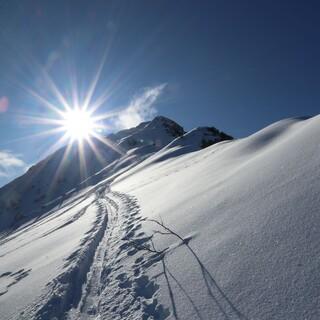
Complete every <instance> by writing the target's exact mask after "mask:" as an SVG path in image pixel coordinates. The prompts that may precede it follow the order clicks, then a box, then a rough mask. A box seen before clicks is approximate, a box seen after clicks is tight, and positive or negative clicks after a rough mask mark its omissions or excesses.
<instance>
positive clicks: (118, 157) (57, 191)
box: [0, 116, 228, 231]
mask: <svg viewBox="0 0 320 320" xmlns="http://www.w3.org/2000/svg"><path fill="white" fill-rule="evenodd" d="M184 134H185V131H184V129H183V128H182V127H181V126H180V125H178V124H177V123H176V122H174V121H173V120H170V119H168V118H166V117H163V116H158V117H156V118H154V119H153V120H152V121H148V122H144V123H141V124H139V125H138V126H137V127H135V128H130V129H126V130H122V131H119V132H118V133H115V134H110V135H108V136H107V137H105V138H103V139H102V140H98V139H95V138H92V144H83V146H81V148H80V150H82V151H80V150H79V146H78V145H77V144H74V145H72V146H71V147H68V146H65V147H63V148H61V149H59V150H57V151H56V152H54V153H53V154H51V155H49V156H48V157H47V158H46V159H44V160H42V161H40V162H39V163H38V164H36V165H34V166H32V167H31V168H30V169H29V170H28V171H27V172H26V174H24V175H23V176H21V177H19V178H17V179H16V180H14V181H13V182H11V183H9V184H7V185H6V186H4V187H2V188H1V189H0V217H1V219H2V221H1V222H2V223H1V227H0V231H1V229H6V228H8V227H9V226H14V227H16V226H18V225H20V224H21V223H24V222H26V221H27V220H29V219H30V218H35V217H38V216H40V215H41V214H43V213H46V212H48V210H50V209H52V208H54V207H55V206H57V205H58V204H59V203H61V202H62V201H64V199H66V198H67V197H68V196H70V194H71V193H75V192H78V191H79V190H81V189H83V188H85V187H88V186H89V185H92V184H95V183H97V182H98V181H100V180H101V179H104V178H106V177H108V176H111V175H113V174H115V173H117V172H118V173H119V172H122V171H124V170H126V169H128V168H130V167H132V166H135V165H136V164H138V163H139V162H141V161H142V160H144V159H145V158H147V157H148V156H150V155H152V154H154V153H155V152H157V151H159V150H160V149H162V148H163V147H165V146H166V145H167V144H168V143H170V142H171V141H172V140H174V139H176V138H179V137H181V136H183V135H184ZM218 134H219V133H218ZM227 138H228V137H227Z"/></svg>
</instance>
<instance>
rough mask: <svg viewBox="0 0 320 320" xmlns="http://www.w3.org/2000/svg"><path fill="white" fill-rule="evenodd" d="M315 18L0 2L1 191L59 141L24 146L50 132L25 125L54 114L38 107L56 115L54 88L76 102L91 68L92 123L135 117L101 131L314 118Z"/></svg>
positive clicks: (252, 10) (192, 5)
mask: <svg viewBox="0 0 320 320" xmlns="http://www.w3.org/2000/svg"><path fill="white" fill-rule="evenodd" d="M319 10H320V4H319V2H318V1H312V0H310V1H295V0H288V1H282V0H279V1H270V0H268V1H264V0H261V1H259V0H258V1H257V0H252V1H246V0H242V1H239V0H234V1H228V0H210V1H196V0H195V1H188V0H184V1H174V0H161V1H160V0H159V1H156V0H152V1H151V0H148V1H140V0H135V1H124V0H115V1H107V0H103V1H95V0H91V1H88V0H74V1H68V0H64V1H60V0H55V1H51V0H34V1H33V0H23V1H21V0H10V1H1V2H0V46H1V47H0V185H2V184H4V183H6V182H7V181H9V180H10V179H12V178H13V177H14V176H16V175H17V174H19V173H21V172H23V171H24V170H25V169H26V167H28V166H30V165H31V164H33V163H34V162H36V161H38V160H39V159H40V158H41V157H42V156H43V155H44V154H45V153H46V152H47V151H48V150H49V147H50V146H51V145H52V144H53V143H54V142H55V141H56V140H57V139H58V138H59V136H58V134H55V135H50V136H33V137H30V136H31V135H38V134H40V133H42V132H43V131H46V130H48V129H52V126H50V125H49V124H43V123H39V121H36V119H35V117H37V118H39V117H40V118H41V117H42V118H47V117H51V116H52V112H53V111H52V110H50V109H49V108H48V107H46V106H45V104H46V102H49V103H50V104H52V105H55V106H56V107H57V108H60V107H62V105H61V99H60V100H59V98H58V97H57V90H58V91H59V92H60V93H61V94H62V96H63V97H65V98H66V99H67V100H68V101H71V100H72V94H73V92H74V89H75V88H77V91H78V95H79V100H80V101H83V100H84V98H85V96H86V94H87V93H88V88H90V85H92V84H93V83H94V81H93V80H94V79H95V76H96V75H97V74H98V71H99V67H101V68H100V74H99V78H98V77H96V80H97V81H96V86H95V90H94V92H93V95H92V101H97V99H99V98H101V97H104V99H100V100H98V101H100V102H101V103H100V104H99V109H98V110H97V114H102V113H103V114H104V113H107V112H110V111H111V110H125V109H126V108H131V109H130V110H132V109H133V110H136V111H137V114H136V117H135V118H134V119H133V120H134V121H131V122H130V121H122V120H123V119H122V120H121V119H120V120H121V121H120V122H119V119H117V118H113V119H111V120H110V119H109V120H108V119H107V120H105V121H106V123H107V125H108V129H107V131H112V130H117V129H119V128H121V127H125V126H127V125H130V124H131V123H134V122H135V121H138V120H145V119H148V117H151V116H153V115H154V114H155V113H158V114H161V115H165V116H168V117H170V118H172V119H174V120H176V121H177V122H178V123H180V124H181V125H183V126H184V127H185V128H186V129H191V128H193V127H195V126H201V125H213V126H216V127H217V128H219V129H221V130H224V131H225V132H227V133H229V134H231V135H234V136H235V137H243V136H246V135H248V134H250V133H253V132H255V131H256V130H258V129H260V128H262V127H264V126H266V125H268V124H270V123H272V122H274V121H276V120H280V119H282V118H287V117H294V116H301V115H316V114H317V113H319V99H320V90H319V84H320V83H319V82H320V62H319V61H320V58H319V57H320V41H319V40H320V39H319V37H320V19H319ZM55 88H57V90H56V89H55ZM71 104H72V103H71ZM124 120H126V119H125V118H124ZM119 123H120V124H119Z"/></svg>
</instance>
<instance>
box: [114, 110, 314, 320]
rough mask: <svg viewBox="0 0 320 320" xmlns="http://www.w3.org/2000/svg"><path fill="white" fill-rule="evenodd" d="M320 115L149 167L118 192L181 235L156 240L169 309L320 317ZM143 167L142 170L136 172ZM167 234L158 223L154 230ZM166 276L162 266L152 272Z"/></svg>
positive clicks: (122, 181) (194, 314)
mask: <svg viewBox="0 0 320 320" xmlns="http://www.w3.org/2000/svg"><path fill="white" fill-rule="evenodd" d="M319 125H320V117H319V116H318V117H315V118H312V119H306V120H305V119H289V120H285V121H281V122H278V123H276V124H273V125H271V126H269V127H267V128H265V129H264V130H262V131H260V132H258V133H256V134H254V135H252V136H250V137H248V138H246V139H241V140H235V141H232V142H227V143H226V142H223V143H218V144H216V145H214V146H212V147H209V148H207V149H204V150H201V151H198V152H194V153H186V154H185V155H183V154H182V155H180V156H178V157H176V158H170V159H168V160H164V161H163V162H156V163H153V164H151V165H150V164H148V163H146V165H145V167H144V168H142V167H143V166H144V163H141V164H140V165H139V166H140V170H138V171H136V172H134V173H133V174H131V173H130V172H128V173H127V174H126V176H125V177H119V178H118V183H117V182H115V183H113V185H112V189H113V190H120V191H121V192H125V193H129V194H131V195H133V196H135V197H136V198H137V200H138V202H139V204H140V206H141V210H142V214H143V216H145V217H146V218H148V219H157V220H158V221H159V220H160V219H162V220H163V221H164V224H165V225H166V226H169V227H170V228H171V229H172V230H174V231H175V232H176V233H177V234H179V235H180V236H181V237H182V238H185V237H190V236H191V240H190V241H189V242H188V245H186V244H182V245H180V246H177V243H179V241H180V240H179V239H178V238H177V237H175V236H172V235H171V236H170V235H156V237H155V239H154V241H155V245H156V246H157V247H158V248H160V249H161V248H166V247H170V246H173V248H174V249H173V250H170V251H169V252H168V254H167V255H166V257H165V264H166V268H167V269H169V270H170V272H171V274H172V276H169V282H170V283H171V289H170V290H171V294H170V290H168V289H167V288H169V287H168V279H167V278H166V277H165V276H162V277H158V278H157V279H158V284H159V285H160V288H161V295H160V297H161V299H160V301H161V303H163V304H164V305H167V306H171V310H175V313H176V317H177V318H178V317H179V318H181V319H194V318H202V319H213V318H214V319H319V317H320V310H319V292H320V291H319V289H320V288H319V285H318V284H319V276H318V272H317V269H318V266H319V262H320V260H319V259H320V258H319V245H320V241H319V237H318V233H317V230H318V226H319V222H320V218H319V214H318V212H319V206H320V200H319V190H320V182H319V178H318V177H319V171H320V165H319V151H320V150H319V139H318V137H319V128H320V126H319ZM133 170H134V169H133ZM155 228H156V229H157V228H159V229H160V230H162V231H163V228H161V227H159V226H157V225H155V224H154V223H152V222H146V223H145V230H146V231H148V233H150V234H152V232H153V231H152V230H153V229H155ZM180 242H181V241H180ZM161 272H162V273H163V272H164V268H163V266H162V265H161V264H159V265H158V268H157V269H155V270H153V271H152V272H151V275H156V274H159V273H161Z"/></svg>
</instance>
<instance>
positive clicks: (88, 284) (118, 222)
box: [18, 186, 170, 320]
mask: <svg viewBox="0 0 320 320" xmlns="http://www.w3.org/2000/svg"><path fill="white" fill-rule="evenodd" d="M95 205H96V207H97V218H96V221H95V223H94V225H93V227H92V229H91V230H90V231H89V232H87V234H86V235H85V237H84V238H83V239H82V241H81V245H80V247H79V249H78V250H76V251H75V252H73V253H72V254H71V255H70V256H69V257H68V258H67V259H66V263H65V266H64V270H63V272H62V273H61V274H60V275H59V276H58V277H57V278H55V279H54V280H52V281H51V282H49V283H48V284H47V286H46V292H45V293H44V294H43V295H42V296H41V297H40V298H39V299H37V301H36V302H35V303H34V304H32V305H31V306H30V307H29V308H27V309H26V310H24V312H22V313H21V314H20V315H19V317H18V319H41V320H49V319H50V320H53V319H55V320H56V319H68V320H75V319H81V320H82V319H97V320H102V319H106V320H107V319H112V320H116V319H130V320H131V319H132V320H134V319H142V320H148V319H150V320H152V319H158V320H163V319H166V318H167V317H169V316H170V312H169V309H167V308H165V307H163V306H162V305H161V304H159V302H158V299H157V295H158V291H159V286H158V285H157V284H156V282H155V281H154V279H151V278H149V277H148V276H147V275H146V271H147V269H148V268H150V267H152V266H154V265H155V264H157V263H159V262H161V259H162V256H159V255H157V254H155V253H152V252H148V251H145V250H140V249H139V245H140V246H141V245H148V243H149V240H150V237H149V236H147V235H146V234H145V233H144V232H143V231H142V230H141V227H142V222H143V218H142V217H141V215H140V209H139V206H138V204H137V201H136V199H135V198H134V197H132V196H129V195H126V194H123V193H119V192H111V191H110V189H109V187H108V186H107V187H101V186H99V188H97V190H96V201H95Z"/></svg>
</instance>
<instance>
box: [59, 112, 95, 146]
mask: <svg viewBox="0 0 320 320" xmlns="http://www.w3.org/2000/svg"><path fill="white" fill-rule="evenodd" d="M97 127H98V125H97V123H95V121H94V118H93V117H91V115H90V113H89V112H88V111H86V110H83V109H70V110H68V111H66V112H65V113H64V114H63V115H62V128H63V130H65V132H66V134H67V135H68V136H69V138H70V139H72V140H73V141H75V140H78V141H82V140H87V139H88V138H89V137H90V136H92V135H93V134H94V132H95V131H96V130H97Z"/></svg>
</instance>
